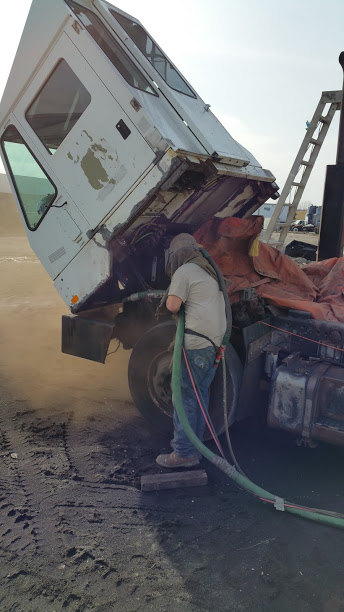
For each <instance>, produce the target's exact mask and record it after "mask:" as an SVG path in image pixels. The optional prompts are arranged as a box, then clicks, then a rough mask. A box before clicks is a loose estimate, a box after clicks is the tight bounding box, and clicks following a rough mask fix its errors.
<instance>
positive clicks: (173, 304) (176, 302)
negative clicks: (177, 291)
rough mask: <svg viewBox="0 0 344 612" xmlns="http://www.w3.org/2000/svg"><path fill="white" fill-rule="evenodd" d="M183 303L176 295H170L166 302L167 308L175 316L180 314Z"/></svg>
mask: <svg viewBox="0 0 344 612" xmlns="http://www.w3.org/2000/svg"><path fill="white" fill-rule="evenodd" d="M182 303H183V301H182V300H181V299H180V298H179V297H178V296H176V295H169V296H168V298H167V300H166V308H167V310H169V311H170V312H172V313H173V314H176V313H177V312H179V310H180V307H181V305H182Z"/></svg>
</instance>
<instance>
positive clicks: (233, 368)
mask: <svg viewBox="0 0 344 612" xmlns="http://www.w3.org/2000/svg"><path fill="white" fill-rule="evenodd" d="M175 331H176V326H175V323H174V321H167V322H166V323H161V324H160V325H157V326H155V327H152V328H151V329H149V330H148V331H147V332H146V333H145V334H144V335H143V336H142V337H141V338H140V339H139V340H138V342H137V343H136V345H135V346H134V348H133V351H132V354H131V356H130V360H129V368H128V380H129V388H130V392H131V395H132V397H133V400H134V402H135V405H136V408H137V409H138V411H139V412H140V413H141V414H142V416H144V417H145V419H146V420H147V421H148V422H149V423H150V424H151V425H152V426H153V427H154V428H155V429H157V430H158V431H160V432H161V433H163V434H165V435H172V433H173V421H172V417H173V406H172V394H171V373H170V364H171V360H172V351H171V350H168V347H169V345H170V344H171V342H172V340H173V337H174V334H175ZM226 364H227V398H228V404H227V405H228V408H227V412H228V415H229V421H230V423H232V422H233V420H234V419H235V408H236V404H237V400H238V395H239V390H240V383H241V377H242V366H241V363H240V360H239V357H238V355H237V353H236V352H235V350H234V348H233V347H232V346H231V345H228V347H227V349H226ZM222 386H223V385H222V372H221V367H219V368H218V372H217V373H216V376H215V379H214V381H213V383H212V385H211V391H210V393H211V395H210V409H209V413H210V416H211V419H212V421H213V424H214V427H215V429H216V431H217V433H218V434H220V433H222V432H223V431H224V422H223V400H222ZM209 438H210V434H209V435H208V434H207V432H206V434H205V439H206V440H207V439H209Z"/></svg>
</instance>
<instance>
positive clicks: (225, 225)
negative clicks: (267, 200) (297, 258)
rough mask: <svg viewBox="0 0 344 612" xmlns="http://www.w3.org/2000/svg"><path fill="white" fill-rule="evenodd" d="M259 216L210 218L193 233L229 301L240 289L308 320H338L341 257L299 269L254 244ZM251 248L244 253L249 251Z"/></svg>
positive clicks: (342, 307) (342, 311) (342, 303)
mask: <svg viewBox="0 0 344 612" xmlns="http://www.w3.org/2000/svg"><path fill="white" fill-rule="evenodd" d="M263 222H264V218H263V217H261V216H251V217H249V218H248V219H237V218H236V217H228V218H227V219H216V218H215V219H211V220H209V221H207V223H205V224H204V225H202V226H201V227H200V228H198V230H197V231H196V232H195V234H194V236H195V238H196V240H197V242H198V243H200V244H202V245H203V247H204V248H205V249H206V250H207V251H208V253H209V254H210V255H211V257H212V258H213V259H214V261H215V262H216V263H217V265H218V266H219V268H220V270H221V272H222V274H223V275H224V277H225V279H226V281H227V283H228V295H229V297H230V300H231V302H232V303H233V302H236V301H238V300H239V299H240V294H241V291H242V290H243V289H245V288H246V287H254V288H255V290H256V293H257V295H259V296H260V297H263V298H265V299H266V300H267V301H268V302H270V303H272V304H275V305H276V306H280V307H283V308H294V309H297V310H305V311H308V312H310V313H311V316H312V317H313V318H314V319H318V320H327V321H340V322H342V323H344V258H343V257H342V258H339V259H337V258H332V259H329V260H326V261H322V262H317V263H311V264H308V265H307V266H303V267H302V268H301V267H300V266H298V265H297V264H296V263H295V262H294V261H293V260H292V259H291V258H290V257H288V256H287V255H284V254H283V253H281V252H280V251H278V250H277V249H275V248H274V247H272V246H270V245H268V244H265V243H263V242H259V248H258V249H255V246H256V242H257V237H258V236H259V234H260V232H261V230H262V228H263ZM251 249H252V251H253V252H254V251H255V250H256V251H257V254H256V255H253V256H252V255H250V254H249V253H250V250H251Z"/></svg>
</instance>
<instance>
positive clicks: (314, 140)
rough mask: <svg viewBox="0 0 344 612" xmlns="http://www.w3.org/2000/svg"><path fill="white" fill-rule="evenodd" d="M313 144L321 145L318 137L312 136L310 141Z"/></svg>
mask: <svg viewBox="0 0 344 612" xmlns="http://www.w3.org/2000/svg"><path fill="white" fill-rule="evenodd" d="M309 142H310V143H311V144H314V145H318V146H319V147H320V142H318V140H317V139H316V138H311V139H310V141H309Z"/></svg>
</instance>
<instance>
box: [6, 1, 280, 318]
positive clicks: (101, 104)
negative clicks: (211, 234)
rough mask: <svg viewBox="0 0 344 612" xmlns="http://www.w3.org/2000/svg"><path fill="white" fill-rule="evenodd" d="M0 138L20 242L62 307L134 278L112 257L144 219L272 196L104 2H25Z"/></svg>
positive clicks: (172, 71)
mask: <svg viewBox="0 0 344 612" xmlns="http://www.w3.org/2000/svg"><path fill="white" fill-rule="evenodd" d="M0 137H1V155H2V159H3V162H4V165H5V167H6V171H7V173H8V176H9V180H10V183H11V186H12V189H13V192H14V195H15V198H16V201H17V205H18V209H19V212H20V215H21V218H22V221H23V224H24V227H25V229H26V233H27V236H28V238H29V241H30V244H31V246H32V248H33V250H34V251H35V252H36V254H37V256H38V257H39V259H40V260H41V262H42V264H43V265H44V266H45V268H46V270H47V271H48V273H49V274H50V276H51V278H52V279H53V281H54V284H55V286H56V288H57V290H58V292H59V293H60V295H61V296H62V298H63V299H64V301H65V303H66V304H67V305H68V307H69V308H70V309H71V311H72V312H79V311H81V310H85V309H89V308H90V307H94V306H97V305H98V306H99V304H103V303H104V302H108V301H114V300H117V301H121V299H122V298H123V296H124V295H126V294H128V293H130V292H132V291H133V290H134V289H135V288H136V287H134V286H133V283H134V284H135V282H137V279H136V280H134V281H130V280H128V278H127V277H128V274H127V273H124V272H123V271H122V273H121V271H120V268H121V262H122V261H123V260H124V259H126V258H127V257H128V256H129V250H130V249H129V246H130V245H133V244H134V243H135V240H137V238H140V240H141V238H142V236H143V234H147V233H150V235H152V227H154V226H157V225H158V226H160V227H159V230H161V228H162V226H164V228H165V229H166V228H168V227H169V226H171V225H173V224H175V222H176V221H178V223H184V224H185V223H186V224H188V223H189V224H192V226H197V225H199V224H200V223H202V222H203V221H205V220H207V219H208V218H210V217H212V216H213V215H214V214H215V215H216V214H217V215H221V216H228V215H232V214H238V215H241V216H244V215H248V214H250V213H252V212H253V211H254V210H256V208H257V207H258V206H259V205H260V204H262V203H263V202H264V201H265V200H266V199H267V198H268V197H270V196H274V194H275V193H276V185H275V184H274V177H273V176H272V174H271V173H270V172H269V171H267V170H264V169H263V168H262V167H261V166H260V164H259V163H258V162H257V161H256V160H255V158H254V157H253V156H252V155H251V154H250V153H249V152H248V151H247V150H246V149H244V148H243V147H242V146H240V145H239V144H238V143H237V142H236V141H235V140H234V139H233V138H232V137H231V136H230V135H229V134H228V132H227V131H226V130H225V129H224V128H223V126H222V125H221V124H220V123H219V121H218V120H217V119H216V117H215V116H214V115H213V114H212V113H211V111H210V110H209V105H206V104H205V103H204V102H203V100H201V98H200V97H199V96H198V95H197V93H196V92H195V90H194V89H193V88H192V86H191V85H190V84H189V83H188V82H187V81H186V79H185V78H184V77H183V76H182V75H181V74H180V72H179V71H178V70H177V68H176V67H175V66H174V65H173V64H172V62H171V61H170V60H169V59H168V58H167V57H166V55H165V54H164V52H163V51H162V50H161V48H160V47H159V46H158V45H157V43H156V42H155V41H154V40H153V39H152V37H151V36H150V35H149V34H148V32H147V31H146V30H145V29H144V27H143V26H142V25H141V24H140V23H139V22H138V21H137V20H136V19H134V18H133V17H130V16H129V15H127V14H126V13H124V12H123V11H120V10H119V9H116V8H115V7H113V6H112V5H111V4H110V3H108V2H105V1H104V0H79V1H78V2H74V0H49V1H47V0H33V2H32V6H31V9H30V13H29V16H28V19H27V23H26V25H25V29H24V32H23V35H22V38H21V41H20V45H19V48H18V52H17V55H16V58H15V61H14V64H13V68H12V71H11V74H10V77H9V79H8V83H7V87H6V90H5V93H4V96H3V99H2V101H1V105H0ZM154 231H155V230H154ZM153 233H154V232H153ZM160 235H161V231H160V232H158V237H160ZM135 236H136V238H135ZM151 243H152V240H151V241H150V244H151ZM141 246H142V244H141Z"/></svg>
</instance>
